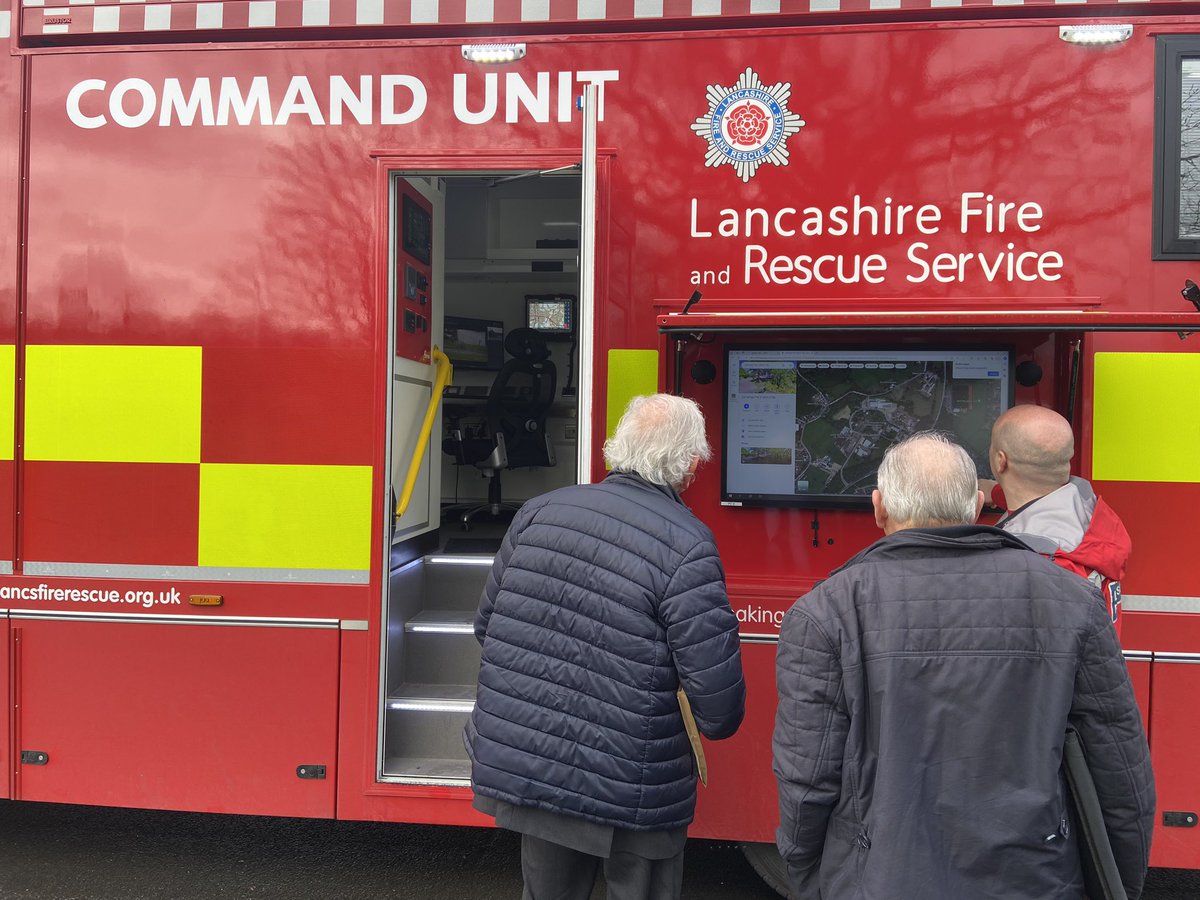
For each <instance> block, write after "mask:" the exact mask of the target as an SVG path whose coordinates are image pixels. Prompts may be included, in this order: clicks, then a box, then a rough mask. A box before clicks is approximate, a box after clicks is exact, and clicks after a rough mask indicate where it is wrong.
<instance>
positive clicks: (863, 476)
mask: <svg viewBox="0 0 1200 900" xmlns="http://www.w3.org/2000/svg"><path fill="white" fill-rule="evenodd" d="M725 363H726V367H725V390H724V422H725V429H724V439H723V449H724V453H723V469H722V473H721V500H722V502H723V503H724V504H727V505H733V506H740V505H747V506H803V507H813V508H821V507H834V508H837V507H843V508H868V507H869V506H870V497H871V491H872V490H873V489H874V487H875V476H876V472H877V470H878V468H879V463H880V461H881V460H882V459H883V453H884V451H885V450H887V448H888V447H890V446H891V445H892V444H894V443H896V442H897V441H899V440H901V439H903V438H905V437H907V436H908V435H910V434H912V433H914V432H917V431H941V432H945V433H947V434H950V435H951V436H953V437H954V438H955V439H956V440H957V441H958V442H959V443H961V444H962V445H963V446H964V447H965V448H966V449H967V451H968V452H969V453H970V454H971V457H972V459H974V460H975V465H976V467H977V469H978V472H979V475H980V476H987V475H988V474H989V466H988V458H987V454H988V447H989V445H990V443H991V429H992V423H993V422H995V420H996V417H997V416H999V415H1000V413H1002V412H1003V411H1004V410H1006V409H1008V408H1009V406H1011V405H1012V402H1013V376H1012V365H1013V353H1012V350H1011V348H1005V347H985V348H962V347H917V348H909V347H897V346H879V347H870V348H864V347H857V348H835V347H819V348H817V347H796V346H786V345H780V344H774V345H770V346H768V345H759V346H728V347H726V350H725Z"/></svg>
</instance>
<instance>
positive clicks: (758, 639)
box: [738, 631, 779, 644]
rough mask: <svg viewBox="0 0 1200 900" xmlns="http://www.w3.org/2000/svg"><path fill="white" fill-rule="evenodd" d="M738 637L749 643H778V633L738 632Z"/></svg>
mask: <svg viewBox="0 0 1200 900" xmlns="http://www.w3.org/2000/svg"><path fill="white" fill-rule="evenodd" d="M738 638H739V639H740V640H742V641H743V642H745V643H747V644H778V643H779V635H777V634H745V633H743V632H740V631H739V632H738Z"/></svg>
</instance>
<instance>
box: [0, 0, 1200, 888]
mask: <svg viewBox="0 0 1200 900" xmlns="http://www.w3.org/2000/svg"><path fill="white" fill-rule="evenodd" d="M0 31H2V32H3V35H4V36H5V37H7V38H8V40H9V48H10V53H9V55H8V56H7V58H6V60H5V62H4V64H3V65H4V67H5V68H4V72H3V76H2V77H0V124H2V126H3V128H2V132H0V133H2V134H3V138H0V261H2V262H0V382H2V384H0V429H2V430H3V432H4V433H3V435H0V474H2V476H3V477H0V560H2V562H0V567H2V570H3V574H2V575H0V606H2V608H3V610H4V617H3V618H2V619H0V633H2V636H3V638H4V639H3V640H2V641H0V662H2V664H3V666H4V668H3V670H2V671H4V672H5V673H7V674H6V677H3V678H0V708H2V709H3V710H4V716H5V717H6V718H5V722H6V723H7V727H6V729H5V730H4V731H3V734H4V735H5V737H4V738H3V739H0V760H2V761H3V763H4V764H5V766H6V770H7V771H8V773H9V777H8V778H5V779H0V796H3V797H5V798H10V799H14V800H40V801H57V802H68V803H84V804H104V805H114V806H129V807H155V808H167V809H180V810H203V811H215V812H233V813H257V814H274V815H283V816H310V817H339V818H346V819H374V820H389V821H396V822H421V823H441V824H461V825H481V824H486V823H487V822H488V820H487V819H485V818H484V817H482V816H480V815H478V814H477V813H475V812H474V811H473V810H472V808H471V802H470V800H471V794H470V789H469V781H468V779H469V769H468V766H467V761H466V756H465V752H464V750H463V747H462V741H461V729H462V726H463V723H464V721H465V719H466V716H467V715H468V714H469V711H470V709H471V705H472V702H473V698H474V690H475V679H476V672H477V668H478V661H479V650H478V645H477V644H476V642H475V638H474V636H473V634H472V627H471V623H472V617H473V613H474V609H475V606H476V603H477V601H478V596H479V589H480V586H481V584H482V581H483V577H484V576H485V574H486V572H487V570H488V567H489V566H490V565H491V558H492V557H491V553H492V552H493V550H494V537H495V534H496V530H497V528H502V527H503V524H502V523H503V521H504V514H505V511H506V510H507V509H510V508H511V505H512V504H515V503H520V502H521V501H522V500H525V499H527V498H529V497H531V496H534V495H536V494H538V493H541V492H543V491H546V490H549V489H551V488H554V487H557V486H560V485H566V484H573V483H576V482H588V481H593V480H597V479H599V478H602V477H603V475H604V463H603V457H602V453H601V448H602V444H603V441H604V438H605V436H606V434H607V433H609V431H610V430H611V428H612V427H613V425H614V424H615V421H616V418H617V417H618V416H619V414H620V412H621V411H622V409H623V408H624V406H625V404H626V402H627V401H628V399H629V398H630V397H632V396H635V395H637V394H640V393H647V392H653V391H656V390H665V391H678V392H681V393H683V394H686V395H688V396H691V397H694V398H696V399H697V400H698V401H699V402H700V403H701V404H702V406H703V408H704V410H705V412H706V416H707V420H708V422H709V424H710V437H711V440H712V443H713V445H714V447H715V448H716V453H715V455H714V459H713V461H712V462H711V463H709V464H708V465H707V466H706V467H704V468H703V469H702V470H701V471H700V473H699V475H698V477H697V479H696V482H695V484H694V486H693V487H692V488H691V489H690V491H689V492H688V494H687V495H686V496H687V500H688V502H689V504H690V505H691V506H692V508H693V509H694V510H695V511H696V513H697V514H698V515H699V516H700V517H701V518H702V519H703V520H704V521H705V522H707V523H708V524H709V525H710V526H711V527H712V528H713V530H714V533H715V534H716V538H717V542H718V545H719V548H720V550H721V553H722V557H723V559H724V562H725V565H726V570H727V576H728V586H729V591H730V595H731V599H732V602H733V606H734V609H735V611H736V613H737V616H738V618H739V620H740V622H741V623H742V638H743V649H744V662H745V668H746V674H747V679H748V683H749V701H748V704H749V706H748V711H747V716H746V721H745V724H744V725H743V727H742V729H741V731H740V732H739V734H738V735H737V736H736V737H735V738H733V739H731V740H729V741H726V742H723V743H721V744H718V745H713V746H711V747H709V764H710V770H711V773H712V777H711V780H710V783H709V784H708V786H707V787H704V788H701V789H700V792H699V807H698V812H697V818H696V822H695V824H694V826H693V829H692V834H693V835H696V836H699V837H711V838H721V839H728V840H736V841H741V842H744V843H745V844H746V846H747V847H748V851H749V853H750V855H751V858H752V861H755V862H756V864H757V865H759V866H760V867H761V868H762V869H765V870H767V874H768V875H769V876H770V877H773V878H775V879H776V881H778V877H779V872H778V870H777V869H775V870H773V871H772V860H774V859H775V857H774V850H773V848H772V847H771V841H772V840H773V831H774V828H775V825H776V822H777V810H776V799H775V798H776V794H775V783H774V779H773V776H772V773H771V766H770V739H771V729H772V725H773V720H774V713H775V690H774V669H773V665H774V657H775V643H776V641H777V636H778V629H779V624H780V621H781V619H782V617H783V614H784V612H785V611H786V610H787V609H788V608H789V607H790V605H791V604H792V603H793V602H794V601H795V600H796V598H797V597H799V596H801V595H802V594H803V593H804V592H805V591H806V590H807V589H808V588H809V587H810V586H811V585H812V584H813V583H814V582H815V581H816V580H818V579H820V578H822V577H824V576H825V575H826V574H828V572H829V571H830V570H831V569H833V568H835V567H836V566H837V565H839V564H840V563H842V562H844V561H845V560H846V559H848V558H849V557H850V556H851V555H852V554H854V553H855V552H857V551H858V550H859V549H861V548H862V547H864V546H865V545H867V544H868V543H870V542H871V541H872V540H874V539H875V538H876V537H877V530H876V528H875V526H874V524H873V521H872V518H871V516H870V514H869V512H868V511H867V509H866V506H865V504H864V500H863V497H864V491H869V488H870V485H871V479H872V477H873V466H874V464H875V463H876V462H877V461H878V457H879V454H880V453H881V452H882V449H883V448H884V447H886V446H887V444H888V443H889V442H890V441H891V440H893V439H894V438H896V437H898V436H901V435H903V434H906V433H909V432H911V431H913V430H916V429H918V428H927V427H937V428H945V429H949V430H952V431H954V432H955V433H956V434H958V435H959V436H960V437H961V439H962V440H963V441H964V442H965V443H966V445H967V446H968V447H969V448H970V449H971V450H972V452H973V453H974V454H975V455H976V456H977V458H978V459H979V462H980V465H981V474H984V475H986V474H987V472H986V450H987V441H988V429H989V427H990V424H991V422H992V420H993V419H994V418H995V416H996V415H997V414H998V413H999V412H1000V411H1002V410H1003V409H1004V408H1006V407H1008V406H1010V405H1011V404H1013V403H1040V404H1044V405H1048V406H1052V407H1054V408H1055V409H1057V410H1059V411H1060V412H1062V413H1063V414H1064V415H1066V416H1067V417H1068V418H1069V419H1070V420H1071V421H1072V423H1073V425H1074V427H1075V429H1076V435H1077V446H1078V453H1077V460H1076V471H1077V472H1078V474H1081V475H1083V476H1084V477H1087V478H1090V479H1092V480H1093V482H1094V483H1095V484H1096V486H1097V488H1098V490H1099V492H1100V493H1101V494H1102V495H1103V496H1104V497H1105V498H1106V499H1107V500H1108V502H1109V503H1110V504H1111V505H1112V506H1113V507H1114V508H1115V509H1116V510H1117V512H1118V513H1119V514H1120V516H1121V517H1122V518H1123V520H1124V521H1125V523H1126V526H1127V527H1128V529H1129V531H1130V533H1131V535H1132V538H1133V542H1134V556H1133V559H1132V563H1131V566H1130V569H1129V571H1128V574H1127V577H1126V578H1125V580H1124V582H1123V584H1122V585H1121V587H1122V596H1123V600H1122V608H1123V614H1122V618H1123V621H1122V642H1123V645H1124V647H1125V648H1126V651H1127V659H1128V663H1129V667H1130V671H1131V672H1132V674H1133V677H1134V681H1135V684H1136V688H1137V691H1138V697H1139V701H1140V703H1141V707H1142V710H1143V713H1144V716H1145V721H1146V725H1147V728H1148V732H1149V735H1150V741H1151V746H1152V751H1153V756H1154V765H1155V769H1156V773H1157V778H1158V791H1159V803H1160V812H1159V816H1158V825H1157V834H1156V836H1155V842H1154V849H1153V854H1154V855H1153V858H1152V863H1153V864H1154V865H1157V866H1174V867H1190V868H1195V867H1200V829H1197V828H1196V827H1195V826H1196V823H1197V816H1198V814H1200V777H1198V776H1197V774H1196V771H1195V767H1194V766H1192V765H1191V764H1190V763H1191V759H1192V755H1193V747H1194V743H1195V741H1194V740H1193V738H1194V737H1195V736H1196V735H1195V732H1196V730H1197V727H1198V726H1197V725H1196V724H1195V717H1194V716H1193V715H1192V713H1191V705H1190V704H1191V702H1192V698H1193V697H1194V696H1195V694H1196V692H1197V690H1200V665H1197V663H1200V577H1198V576H1197V574H1196V569H1195V567H1194V566H1192V565H1191V564H1190V556H1191V554H1192V553H1193V552H1194V548H1193V546H1192V543H1193V542H1192V531H1193V529H1192V527H1191V526H1190V522H1189V519H1190V516H1191V510H1192V509H1194V508H1196V507H1197V506H1200V462H1197V460H1198V459H1200V456H1198V454H1197V448H1198V447H1200V390H1198V389H1197V385H1198V384H1200V354H1197V352H1196V351H1197V349H1198V348H1200V337H1196V336H1192V337H1189V333H1190V332H1195V331H1200V290H1198V289H1197V288H1196V287H1195V285H1194V284H1193V283H1192V280H1193V279H1195V280H1200V174H1198V170H1197V165H1196V148H1197V146H1200V7H1198V6H1196V5H1194V4H1189V3H1147V4H1098V3H1090V2H1087V3H1084V2H1080V3H1074V4H1065V3H1050V2H1040V0H1031V2H1026V3H1024V4H1023V5H1020V6H1013V5H1010V4H1008V3H1005V2H1002V0H995V2H973V0H961V2H959V0H913V2H910V0H904V2H903V3H901V2H900V0H465V2H449V0H442V2H438V0H208V2H182V0H181V2H171V3H158V2H120V3H116V2H110V0H97V2H92V3H71V4H69V5H66V6H62V7H51V6H49V5H48V4H47V3H44V2H42V0H24V2H19V0H18V2H17V3H16V5H14V6H13V8H12V10H11V11H6V12H3V13H0ZM517 360H523V362H520V363H519V364H518V363H516V362H514V361H517ZM497 433H501V434H503V435H504V437H503V439H502V440H498V439H497V438H496V435H497ZM476 507H479V508H476ZM496 522H499V523H501V524H500V525H496V524H495V523H496ZM1030 702H1031V703H1036V702H1037V698H1030Z"/></svg>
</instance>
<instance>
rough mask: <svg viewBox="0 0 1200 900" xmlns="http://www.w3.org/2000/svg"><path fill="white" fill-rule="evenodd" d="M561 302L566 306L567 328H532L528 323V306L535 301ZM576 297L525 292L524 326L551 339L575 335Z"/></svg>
mask: <svg viewBox="0 0 1200 900" xmlns="http://www.w3.org/2000/svg"><path fill="white" fill-rule="evenodd" d="M554 302H562V303H564V304H566V307H567V322H568V323H569V327H568V328H534V327H533V326H532V325H530V324H529V307H530V306H532V305H533V304H535V303H554ZM577 305H578V304H577V298H576V297H575V296H574V295H573V294H526V295H525V327H526V328H528V329H530V330H531V331H536V332H537V333H538V334H540V335H541V336H542V337H543V338H547V339H551V340H553V339H554V338H556V337H559V338H571V337H574V336H575V314H576V308H577Z"/></svg>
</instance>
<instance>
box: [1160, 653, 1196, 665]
mask: <svg viewBox="0 0 1200 900" xmlns="http://www.w3.org/2000/svg"><path fill="white" fill-rule="evenodd" d="M1154 661H1155V662H1156V663H1184V664H1187V665H1193V666H1196V665H1200V653H1157V652H1156V653H1155V654H1154Z"/></svg>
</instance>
